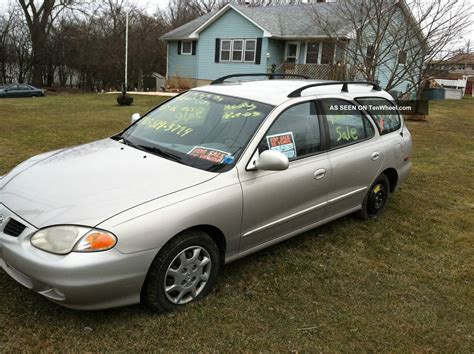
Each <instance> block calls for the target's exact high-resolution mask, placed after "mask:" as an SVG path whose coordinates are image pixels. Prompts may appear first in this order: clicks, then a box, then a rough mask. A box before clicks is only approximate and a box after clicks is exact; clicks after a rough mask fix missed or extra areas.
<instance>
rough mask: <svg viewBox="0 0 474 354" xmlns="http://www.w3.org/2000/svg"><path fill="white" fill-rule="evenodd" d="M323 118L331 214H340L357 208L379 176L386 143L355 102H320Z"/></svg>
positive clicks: (333, 99)
mask: <svg viewBox="0 0 474 354" xmlns="http://www.w3.org/2000/svg"><path fill="white" fill-rule="evenodd" d="M317 106H318V109H319V110H320V112H321V114H322V115H323V116H324V122H325V129H326V134H327V144H328V157H329V160H330V164H331V184H330V187H329V196H328V213H329V215H331V216H333V215H337V214H340V213H347V212H348V211H351V210H354V209H356V208H358V207H359V206H360V205H361V204H362V202H363V200H364V197H365V195H366V193H367V190H368V188H369V187H370V185H371V183H372V182H373V181H374V179H375V177H376V176H377V175H378V174H379V172H380V169H381V166H382V163H383V160H384V157H385V156H384V148H383V144H382V142H381V140H380V138H379V135H378V134H377V132H376V127H375V125H374V124H373V122H372V121H371V120H370V119H369V118H368V117H367V116H366V115H365V113H364V112H362V111H360V110H358V107H357V105H356V104H355V102H353V101H350V100H346V99H341V98H324V99H320V100H318V101H317Z"/></svg>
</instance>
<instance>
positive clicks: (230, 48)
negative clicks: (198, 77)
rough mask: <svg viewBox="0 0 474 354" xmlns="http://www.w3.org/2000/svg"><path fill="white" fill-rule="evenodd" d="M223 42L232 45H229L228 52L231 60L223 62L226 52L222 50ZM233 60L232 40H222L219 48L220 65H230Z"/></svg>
mask: <svg viewBox="0 0 474 354" xmlns="http://www.w3.org/2000/svg"><path fill="white" fill-rule="evenodd" d="M223 42H229V44H230V45H229V50H228V52H229V60H223V59H222V52H223V51H224V50H223V49H222V43H223ZM226 52H227V50H226ZM231 59H232V39H221V43H220V46H219V63H220V62H223V63H230V62H231Z"/></svg>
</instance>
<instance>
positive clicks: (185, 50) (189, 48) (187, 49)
mask: <svg viewBox="0 0 474 354" xmlns="http://www.w3.org/2000/svg"><path fill="white" fill-rule="evenodd" d="M181 54H184V55H192V54H193V42H192V41H182V42H181Z"/></svg>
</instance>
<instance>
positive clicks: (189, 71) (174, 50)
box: [167, 41, 199, 79]
mask: <svg viewBox="0 0 474 354" xmlns="http://www.w3.org/2000/svg"><path fill="white" fill-rule="evenodd" d="M178 43H179V42H178V41H173V42H168V73H167V75H168V77H173V76H174V77H182V78H190V79H195V78H196V75H197V55H198V53H197V52H196V55H183V54H180V55H178ZM197 48H198V49H199V44H198V46H197Z"/></svg>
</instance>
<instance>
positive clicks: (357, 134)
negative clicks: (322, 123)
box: [321, 98, 375, 148]
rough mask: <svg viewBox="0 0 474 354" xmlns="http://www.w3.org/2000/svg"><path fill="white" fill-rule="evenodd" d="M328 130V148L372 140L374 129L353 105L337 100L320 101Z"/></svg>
mask: <svg viewBox="0 0 474 354" xmlns="http://www.w3.org/2000/svg"><path fill="white" fill-rule="evenodd" d="M321 105H322V108H323V110H324V114H325V116H326V121H327V124H328V129H329V141H330V147H331V148H335V147H340V146H344V145H350V144H353V143H356V142H358V141H361V140H365V139H369V138H372V137H373V136H374V135H375V131H374V128H373V127H372V125H371V124H370V122H369V121H368V119H367V118H366V117H365V115H364V113H362V112H361V111H359V110H358V109H357V107H355V105H354V104H352V103H351V102H348V101H344V100H340V99H337V98H329V99H323V100H321Z"/></svg>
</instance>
